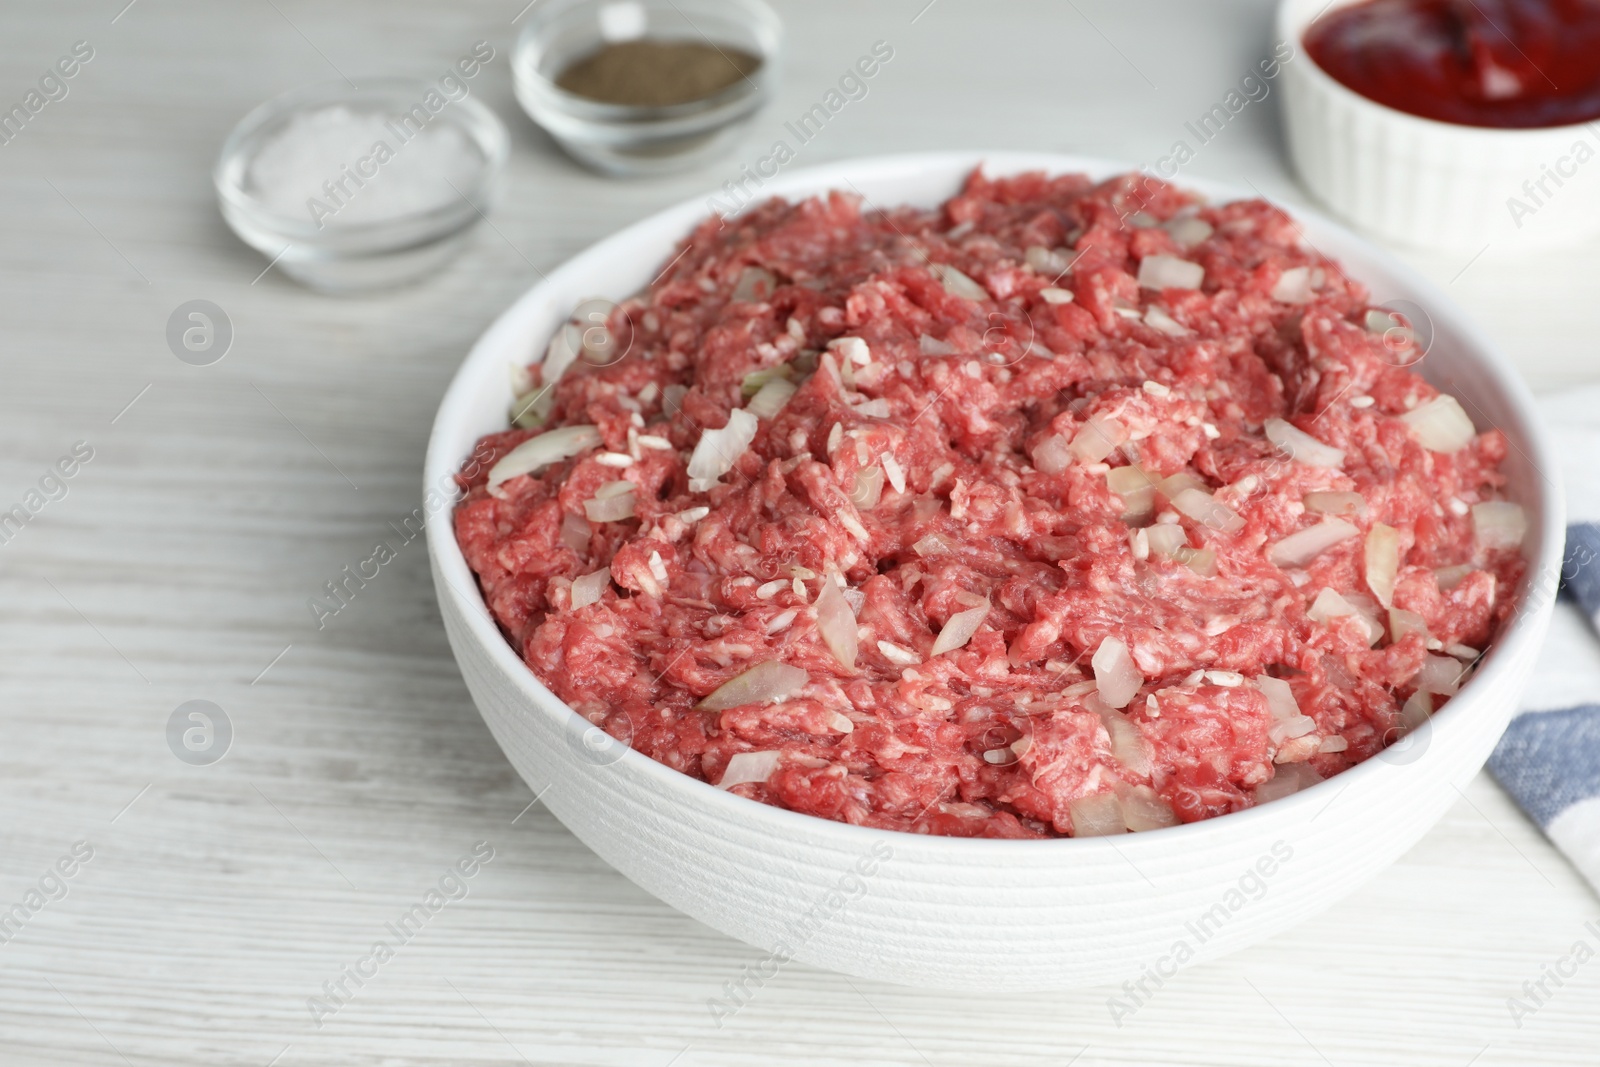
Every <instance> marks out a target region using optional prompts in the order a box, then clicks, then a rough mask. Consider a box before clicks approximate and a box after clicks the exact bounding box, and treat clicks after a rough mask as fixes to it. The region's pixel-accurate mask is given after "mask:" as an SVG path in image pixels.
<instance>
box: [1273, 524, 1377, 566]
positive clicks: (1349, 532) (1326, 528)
mask: <svg viewBox="0 0 1600 1067" xmlns="http://www.w3.org/2000/svg"><path fill="white" fill-rule="evenodd" d="M1360 532H1361V531H1360V530H1357V529H1356V528H1355V527H1354V526H1351V525H1350V524H1349V523H1348V522H1345V521H1344V520H1343V519H1323V520H1322V521H1321V522H1319V523H1317V524H1316V525H1315V526H1308V527H1306V528H1305V529H1304V530H1297V531H1296V532H1294V533H1292V534H1290V535H1289V536H1288V537H1285V538H1284V539H1283V540H1282V541H1279V542H1278V543H1277V544H1275V545H1273V546H1272V547H1271V548H1269V549H1267V558H1268V559H1269V560H1271V561H1272V563H1273V565H1274V566H1277V567H1283V568H1285V569H1287V568H1290V567H1304V566H1305V565H1306V564H1308V563H1310V562H1311V561H1312V560H1314V559H1316V558H1317V557H1318V556H1320V555H1322V553H1324V552H1326V551H1327V550H1328V549H1330V548H1332V547H1333V546H1334V545H1337V544H1340V543H1342V542H1344V541H1348V540H1350V538H1352V537H1354V536H1356V534H1358V533H1360Z"/></svg>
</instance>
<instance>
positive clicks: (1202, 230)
mask: <svg viewBox="0 0 1600 1067" xmlns="http://www.w3.org/2000/svg"><path fill="white" fill-rule="evenodd" d="M1166 230H1167V233H1169V234H1171V235H1172V239H1173V240H1174V241H1176V242H1178V244H1180V245H1182V246H1183V247H1184V248H1193V247H1194V246H1195V245H1197V244H1200V243H1201V242H1203V241H1205V240H1206V239H1208V238H1209V237H1210V236H1211V235H1212V234H1213V233H1215V232H1216V231H1215V230H1214V229H1212V227H1211V223H1209V222H1207V221H1206V220H1205V219H1201V218H1196V217H1195V216H1193V215H1185V216H1184V217H1183V218H1181V219H1173V220H1172V221H1171V222H1169V223H1167V226H1166Z"/></svg>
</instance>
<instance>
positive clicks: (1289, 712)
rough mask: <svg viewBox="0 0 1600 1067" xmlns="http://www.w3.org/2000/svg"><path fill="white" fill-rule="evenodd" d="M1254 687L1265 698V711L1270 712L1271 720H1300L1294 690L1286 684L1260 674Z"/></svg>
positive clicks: (1280, 679) (1298, 706) (1278, 679)
mask: <svg viewBox="0 0 1600 1067" xmlns="http://www.w3.org/2000/svg"><path fill="white" fill-rule="evenodd" d="M1256 686H1257V687H1258V688H1259V689H1260V690H1261V695H1262V696H1264V697H1266V698H1267V710H1268V711H1270V712H1272V717H1273V718H1275V719H1277V720H1278V721H1279V722H1288V721H1290V720H1292V719H1297V718H1300V702H1299V701H1298V700H1296V699H1295V698H1294V690H1293V689H1292V688H1290V686H1289V683H1288V682H1286V681H1284V680H1283V679H1282V678H1274V677H1272V676H1271V675H1267V674H1262V675H1258V676H1257V677H1256Z"/></svg>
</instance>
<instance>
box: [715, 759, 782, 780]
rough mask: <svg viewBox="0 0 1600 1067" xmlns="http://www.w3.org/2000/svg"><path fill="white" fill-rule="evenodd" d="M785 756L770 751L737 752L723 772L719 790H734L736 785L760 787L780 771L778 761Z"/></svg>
mask: <svg viewBox="0 0 1600 1067" xmlns="http://www.w3.org/2000/svg"><path fill="white" fill-rule="evenodd" d="M782 755H783V754H782V753H781V752H777V751H775V750H771V749H769V750H768V751H766V752H735V753H734V754H733V758H732V759H730V760H728V766H727V767H726V768H725V769H724V770H723V772H722V781H720V782H718V783H717V788H718V789H732V788H733V787H734V786H736V785H759V784H761V783H762V782H765V781H766V780H767V779H768V778H771V777H772V772H773V771H775V770H777V769H778V759H779V758H780V757H781V756H782Z"/></svg>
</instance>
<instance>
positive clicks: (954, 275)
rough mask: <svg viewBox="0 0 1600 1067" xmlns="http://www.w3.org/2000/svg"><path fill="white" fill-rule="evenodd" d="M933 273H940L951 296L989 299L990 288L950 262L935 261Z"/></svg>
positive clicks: (968, 298)
mask: <svg viewBox="0 0 1600 1067" xmlns="http://www.w3.org/2000/svg"><path fill="white" fill-rule="evenodd" d="M931 266H932V269H933V273H934V274H936V275H938V277H939V281H940V283H941V284H943V285H944V291H945V292H947V293H949V294H950V295H951V296H959V297H963V298H965V299H967V300H988V299H989V290H987V289H985V288H984V287H983V286H981V285H979V284H978V283H977V282H975V281H973V280H972V279H971V278H969V277H967V276H966V275H965V274H963V273H961V272H960V271H959V270H957V269H956V268H955V267H952V266H950V264H948V263H934V264H932V265H931Z"/></svg>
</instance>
